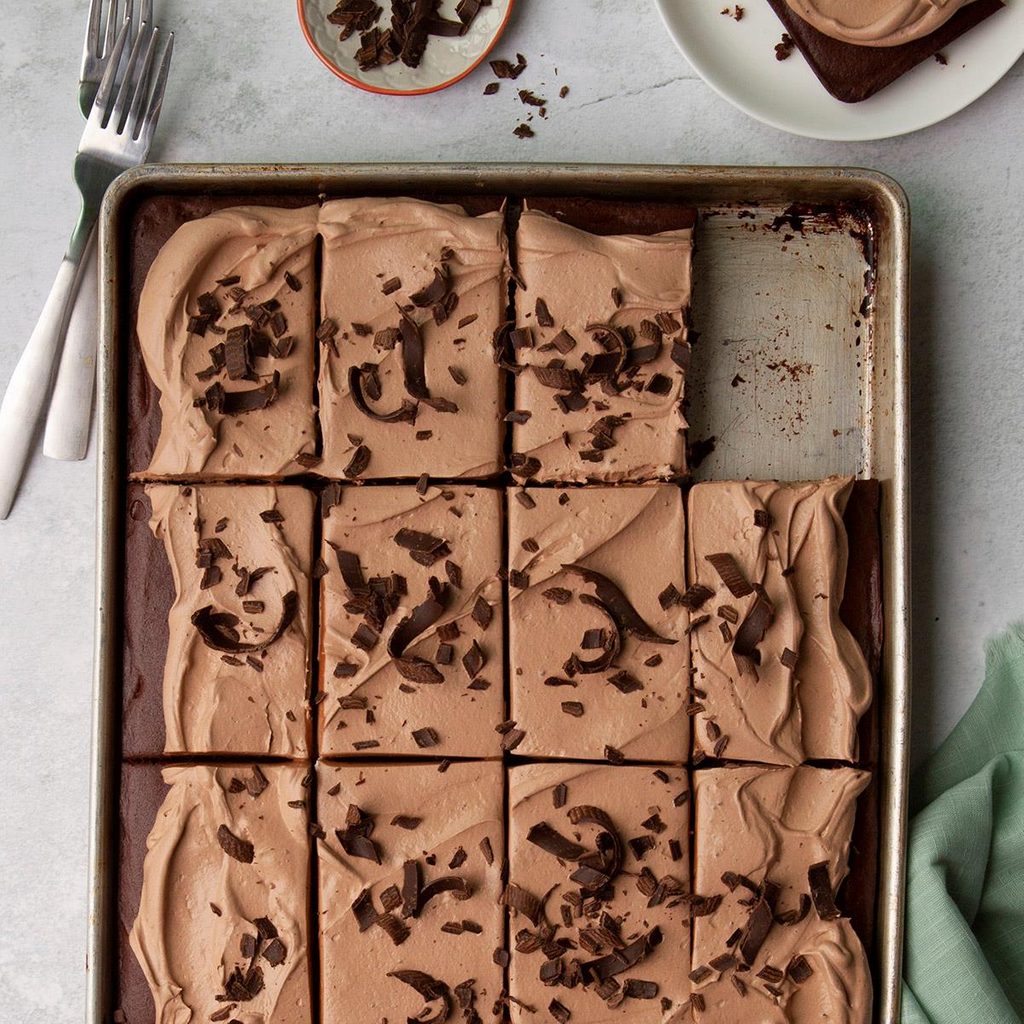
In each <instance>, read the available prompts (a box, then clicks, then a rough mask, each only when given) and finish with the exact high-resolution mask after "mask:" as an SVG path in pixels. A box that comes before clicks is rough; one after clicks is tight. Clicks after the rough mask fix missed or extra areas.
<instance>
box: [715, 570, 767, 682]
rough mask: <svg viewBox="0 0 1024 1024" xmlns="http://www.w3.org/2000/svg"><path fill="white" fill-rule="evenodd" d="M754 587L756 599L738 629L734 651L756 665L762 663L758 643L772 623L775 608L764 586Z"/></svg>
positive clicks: (733, 644) (735, 655)
mask: <svg viewBox="0 0 1024 1024" xmlns="http://www.w3.org/2000/svg"><path fill="white" fill-rule="evenodd" d="M752 589H753V591H754V595H755V596H754V600H753V601H752V602H751V604H750V607H749V608H748V609H747V614H746V615H744V616H743V621H742V622H741V623H740V624H739V626H738V627H737V629H736V636H735V638H734V639H733V642H732V652H733V656H734V657H736V658H746V659H748V660H750V661H752V662H753V663H754V664H755V665H760V664H761V652H760V651H759V650H758V649H757V645H758V644H759V643H760V642H761V641H762V640H763V639H764V635H765V633H766V632H767V630H768V627H769V626H770V625H771V624H772V620H773V619H774V617H775V608H774V606H773V605H772V603H771V601H770V600H769V599H768V595H767V594H766V593H765V590H764V587H762V586H760V585H757V586H754V587H753V588H752ZM723 625H724V623H723Z"/></svg>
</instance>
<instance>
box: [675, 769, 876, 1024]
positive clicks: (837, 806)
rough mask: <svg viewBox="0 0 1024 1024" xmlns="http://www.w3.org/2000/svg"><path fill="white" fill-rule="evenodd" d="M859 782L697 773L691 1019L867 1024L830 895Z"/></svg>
mask: <svg viewBox="0 0 1024 1024" xmlns="http://www.w3.org/2000/svg"><path fill="white" fill-rule="evenodd" d="M868 780H869V776H868V774H867V772H863V771H859V770H857V769H854V768H829V769H825V768H812V767H809V766H806V765H805V766H799V767H796V768H776V767H768V766H762V765H757V766H749V765H748V766H732V767H727V768H714V769H704V770H699V771H697V772H695V773H694V801H695V815H694V832H695V843H694V854H693V857H694V875H693V877H694V889H695V893H696V894H698V895H699V898H700V899H701V900H703V901H706V902H705V903H704V907H705V909H707V902H708V901H709V902H711V903H713V904H714V909H713V910H710V911H709V912H707V913H703V914H699V915H698V916H697V917H696V918H695V921H694V930H693V957H692V970H691V973H690V980H691V981H692V983H693V999H694V1000H695V1001H697V1005H698V1009H699V1010H700V1011H701V1012H700V1014H699V1016H698V1019H699V1020H700V1021H702V1022H704V1021H707V1022H709V1024H718V1022H721V1024H733V1022H735V1021H742V1020H757V1021H779V1022H780V1024H781V1022H791V1024H803V1022H804V1021H807V1022H810V1021H822V1020H830V1021H831V1020H835V1021H844V1022H847V1024H868V1021H870V1019H871V1005H872V1000H871V975H870V971H869V969H868V964H867V958H866V956H865V955H864V950H863V947H862V945H861V942H860V939H859V938H858V937H857V935H856V934H855V932H854V930H853V928H852V927H851V925H850V922H849V920H848V919H847V918H846V917H844V916H843V915H842V912H841V910H840V907H839V905H838V904H837V902H836V894H837V890H838V889H839V887H840V885H841V884H842V881H843V879H844V878H845V877H846V873H847V859H848V854H849V846H850V834H851V831H852V829H853V819H854V814H855V811H856V801H857V797H858V795H859V794H860V793H861V792H862V791H863V790H864V788H865V786H867V784H868Z"/></svg>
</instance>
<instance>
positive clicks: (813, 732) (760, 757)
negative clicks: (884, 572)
mask: <svg viewBox="0 0 1024 1024" xmlns="http://www.w3.org/2000/svg"><path fill="white" fill-rule="evenodd" d="M852 486H853V481H852V479H850V478H849V477H830V478H829V479H827V480H823V481H815V482H810V483H804V484H778V483H775V482H763V483H758V482H754V481H745V482H713V483H702V484H698V485H697V486H696V487H694V488H693V489H692V490H691V491H690V496H689V516H688V518H689V525H690V529H689V533H688V537H689V553H688V554H689V557H688V565H689V583H690V587H691V589H690V590H689V591H688V595H689V603H690V604H691V605H692V606H693V611H694V612H695V613H696V616H697V617H695V618H694V619H693V621H692V625H691V645H692V656H693V667H694V686H695V687H696V690H697V691H698V692H697V693H696V694H695V697H696V700H695V704H694V712H695V717H694V750H695V753H699V754H700V755H703V756H707V755H712V756H714V757H718V758H722V757H724V756H727V757H729V758H731V759H736V760H740V761H761V762H766V763H769V764H772V763H774V764H800V763H802V762H803V761H807V760H822V759H831V760H841V761H855V760H857V755H858V751H857V727H858V723H859V721H860V718H861V716H862V715H863V714H864V712H865V711H866V709H867V707H868V705H869V704H870V701H871V689H872V686H871V676H870V673H869V670H868V665H867V662H866V661H865V658H864V654H863V652H862V651H861V649H860V647H859V646H858V644H857V641H856V640H855V639H854V637H853V635H852V634H851V633H850V632H849V630H848V629H847V628H846V626H845V625H844V624H843V623H842V620H841V619H840V617H839V606H840V603H841V601H842V595H843V588H844V586H845V580H846V564H847V548H846V531H845V528H844V526H843V521H842V517H843V511H844V509H845V507H846V503H847V500H848V497H849V494H850V491H851V488H852Z"/></svg>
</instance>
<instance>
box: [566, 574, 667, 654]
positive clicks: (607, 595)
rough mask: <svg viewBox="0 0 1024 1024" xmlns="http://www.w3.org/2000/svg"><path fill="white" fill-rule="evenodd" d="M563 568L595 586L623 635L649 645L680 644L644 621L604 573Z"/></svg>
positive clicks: (598, 595) (598, 596)
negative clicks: (633, 637) (626, 634)
mask: <svg viewBox="0 0 1024 1024" xmlns="http://www.w3.org/2000/svg"><path fill="white" fill-rule="evenodd" d="M562 568H563V569H564V570H565V571H566V572H571V573H575V574H576V575H577V576H581V577H582V578H583V579H584V580H586V581H587V582H588V583H592V584H593V585H594V590H595V592H596V594H597V598H598V600H600V601H601V602H602V604H603V605H604V606H605V607H606V608H607V609H608V611H609V613H610V614H611V616H612V618H614V620H615V621H616V623H617V624H618V627H619V629H620V630H621V631H622V632H623V633H628V634H630V635H631V636H635V637H636V638H637V639H639V640H646V641H647V642H648V643H654V644H674V643H677V642H678V641H676V640H674V639H672V638H670V637H664V636H662V635H661V634H660V633H656V632H655V631H654V630H653V629H652V628H651V627H650V626H649V625H648V624H647V623H646V622H645V621H644V620H643V618H642V617H641V616H640V613H639V612H638V611H637V610H636V609H635V608H634V607H633V605H632V604H630V602H629V599H628V598H627V597H626V595H625V594H624V593H623V592H622V591H621V590H620V589H619V588H618V586H616V585H615V584H614V583H613V582H612V581H611V580H610V579H608V577H607V576H605V575H604V574H603V573H599V572H597V571H596V570H595V569H588V568H587V567H586V566H583V565H576V564H574V563H566V564H563V565H562Z"/></svg>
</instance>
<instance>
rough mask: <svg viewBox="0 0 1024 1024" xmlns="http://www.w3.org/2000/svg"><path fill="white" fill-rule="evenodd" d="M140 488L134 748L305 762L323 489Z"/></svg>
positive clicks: (133, 612) (130, 721)
mask: <svg viewBox="0 0 1024 1024" xmlns="http://www.w3.org/2000/svg"><path fill="white" fill-rule="evenodd" d="M129 493H130V501H129V506H128V516H127V521H128V524H129V528H128V533H127V542H126V555H125V558H126V566H125V614H124V627H125V656H124V666H123V673H124V686H125V710H124V751H125V753H126V754H129V755H132V756H146V757H153V756H159V755H161V754H169V755H182V754H237V755H244V756H260V755H271V756H275V757H304V756H305V755H306V754H307V752H308V749H309V733H310V709H309V659H310V650H311V647H310V589H311V584H310V569H311V562H312V557H313V515H314V504H315V502H314V498H313V495H312V494H311V493H310V492H309V491H307V490H304V489H303V488H301V487H298V486H294V485H286V484H269V483H268V484H261V485H255V484H254V485H251V486H238V485H228V484H203V485H198V486H195V485H190V486H182V487H179V486H177V485H175V484H149V485H147V486H146V488H145V490H144V491H143V490H142V489H141V487H139V485H132V486H131V487H130V488H129ZM147 520H148V522H147Z"/></svg>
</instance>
